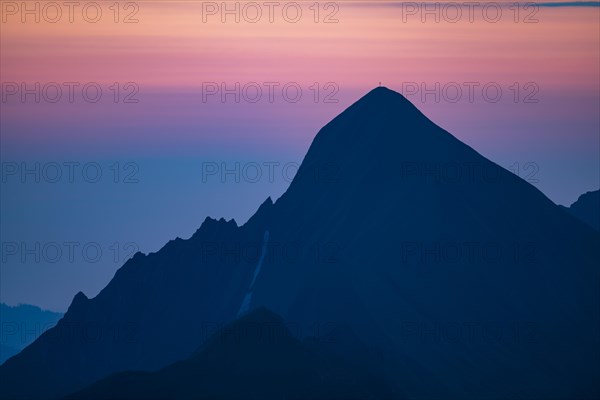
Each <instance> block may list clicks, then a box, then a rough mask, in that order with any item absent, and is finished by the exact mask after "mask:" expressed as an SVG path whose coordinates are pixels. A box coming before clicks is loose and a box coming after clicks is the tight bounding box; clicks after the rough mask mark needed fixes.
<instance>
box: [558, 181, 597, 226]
mask: <svg viewBox="0 0 600 400" xmlns="http://www.w3.org/2000/svg"><path fill="white" fill-rule="evenodd" d="M561 207H563V206H561ZM563 208H564V209H565V210H567V211H568V212H570V213H571V214H572V215H574V216H575V217H577V218H579V219H580V220H582V221H583V222H585V223H586V224H588V225H590V226H592V227H593V228H594V229H596V230H597V231H600V190H596V191H594V192H587V193H584V194H582V195H581V196H579V198H578V199H577V201H576V202H575V203H573V204H571V206H570V207H563Z"/></svg>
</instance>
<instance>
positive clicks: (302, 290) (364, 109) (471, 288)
mask: <svg viewBox="0 0 600 400" xmlns="http://www.w3.org/2000/svg"><path fill="white" fill-rule="evenodd" d="M599 244H600V235H599V234H598V232H595V231H594V230H593V229H592V228H590V227H588V226H586V225H585V224H582V223H580V222H579V221H577V220H576V219H575V218H574V217H572V216H570V215H568V214H567V213H565V212H564V211H562V210H560V208H559V207H557V206H556V205H555V204H553V203H552V202H551V201H550V200H548V199H547V198H546V197H545V196H544V195H543V194H542V193H541V192H539V191H538V190H537V189H536V188H534V187H533V186H531V185H530V184H528V183H527V182H525V181H523V180H522V179H520V178H519V177H517V176H515V175H514V174H512V173H510V172H508V171H506V170H504V169H503V168H501V167H499V166H498V165H496V164H494V163H492V162H491V161H489V160H487V159H485V158H484V157H482V156H481V155H480V154H478V153H477V152H476V151H474V150H473V149H471V148H470V147H468V146H466V145H465V144H463V143H461V142H460V141H459V140H457V139H456V138H455V137H453V136H452V135H450V134H449V133H448V132H446V131H444V130H443V129H441V128H439V127H438V126H436V125H435V124H434V123H433V122H431V121H430V120H428V119H427V118H426V117H425V116H424V115H423V114H421V113H420V112H419V111H418V110H417V109H416V108H415V107H414V106H413V105H412V104H410V102H408V101H407V100H406V99H405V98H404V97H402V96H401V95H400V94H398V93H396V92H393V91H391V90H388V89H386V88H377V89H374V90H373V91H371V92H370V93H368V94H367V95H366V96H364V97H363V98H361V99H360V100H359V101H357V102H356V103H355V104H353V105H352V106H351V107H349V108H348V109H347V110H346V111H344V112H343V113H342V114H340V115H339V116H338V117H336V118H335V119H334V120H332V121H331V122H330V123H329V124H327V125H326V126H325V127H324V128H323V129H322V130H321V131H320V132H319V133H318V135H317V136H316V138H315V140H314V141H313V143H312V145H311V147H310V149H309V151H308V153H307V155H306V157H305V159H304V161H303V163H302V165H301V167H300V169H299V171H298V174H297V176H296V177H295V179H294V180H293V182H292V183H291V185H290V187H289V189H288V190H287V191H286V193H285V194H284V195H283V196H282V197H281V198H280V199H278V200H277V201H276V202H275V203H274V204H273V203H272V202H271V201H270V199H269V200H267V201H266V202H265V203H264V204H263V205H262V206H261V207H260V209H259V210H258V211H257V213H256V215H255V216H254V217H252V218H251V219H250V220H249V221H248V223H246V224H245V225H244V226H242V227H237V226H236V225H235V224H234V223H232V222H229V223H227V222H225V221H219V222H217V221H213V220H207V221H205V223H204V224H203V225H202V227H201V228H200V229H199V231H198V232H197V233H196V234H195V235H194V236H193V237H192V238H191V239H189V240H187V241H182V240H176V241H174V242H171V243H169V244H168V245H167V246H165V248H163V249H162V250H161V251H160V252H158V253H156V254H151V255H148V256H142V255H137V256H136V257H134V258H133V259H132V260H130V261H129V262H128V263H126V264H125V265H124V266H123V267H122V268H121V270H119V272H118V273H117V274H116V275H115V277H114V279H113V280H112V281H111V283H110V284H109V285H108V286H107V287H106V288H105V289H104V290H103V291H102V292H101V293H100V294H99V295H98V296H97V297H96V298H94V299H91V300H90V299H87V298H85V296H83V295H78V296H76V298H75V299H74V301H73V304H72V305H71V308H70V309H69V311H68V312H67V314H66V315H65V318H64V319H63V321H61V324H59V326H58V327H57V328H55V329H54V330H53V331H55V332H54V333H55V334H56V332H59V333H60V332H64V331H66V329H67V327H70V326H72V325H75V326H76V327H82V328H78V329H79V330H77V331H76V332H77V333H78V335H79V336H77V337H76V339H75V340H73V339H70V340H62V341H58V342H56V341H54V342H53V341H52V339H51V337H50V333H51V331H49V332H48V333H47V335H44V336H42V337H41V338H40V339H39V340H37V341H36V342H35V343H34V344H33V345H31V346H29V347H28V348H27V349H26V350H25V351H23V352H22V354H20V355H19V356H17V357H14V358H13V359H11V360H9V362H7V363H6V364H5V365H3V366H2V367H0V375H2V377H3V378H2V382H1V383H0V394H2V395H3V398H4V396H6V398H35V397H39V398H51V397H53V396H59V395H64V394H67V393H68V392H72V391H75V390H77V389H79V388H82V387H84V386H85V385H87V384H89V383H91V382H93V381H95V380H97V379H100V378H102V377H104V376H107V375H108V374H109V373H112V372H117V371H124V370H140V369H145V370H156V369H159V368H162V367H164V366H166V365H168V364H169V363H172V362H174V361H177V360H181V359H184V358H186V357H187V356H189V354H190V353H191V352H192V351H193V349H194V348H196V347H197V346H198V345H199V344H200V342H201V341H202V339H203V338H205V337H206V334H205V333H206V332H205V329H203V328H206V326H207V325H208V326H209V327H214V324H215V322H225V321H231V320H233V319H234V318H235V317H236V316H237V315H238V314H239V313H240V311H242V312H243V311H244V310H252V309H254V308H257V307H260V306H265V307H267V308H268V309H270V310H273V311H274V312H276V313H277V314H279V315H281V316H282V317H283V318H284V319H285V320H286V321H289V322H291V323H293V324H294V326H295V327H296V329H297V331H298V332H300V336H314V335H315V332H317V333H321V332H322V331H323V330H326V331H331V332H340V331H351V332H353V335H355V336H356V338H357V340H356V341H353V340H346V339H340V340H339V341H337V340H336V341H335V343H334V345H335V347H336V348H337V349H336V351H337V352H338V353H340V354H342V355H344V356H346V357H352V355H353V354H356V353H357V344H356V343H366V344H367V345H368V346H372V347H377V348H378V349H379V350H380V351H381V354H383V356H382V359H381V363H380V364H381V367H382V368H383V369H384V370H385V371H386V378H387V379H388V380H389V381H393V382H395V383H396V384H397V385H398V386H399V388H400V390H401V391H402V393H403V394H404V396H405V397H407V398H462V399H481V398H486V399H496V398H497V399H500V398H510V397H512V398H524V397H525V398H544V399H552V398H555V399H559V398H595V397H598V395H600V384H598V383H597V382H596V376H597V375H598V374H600V365H599V363H598V362H597V360H598V359H599V358H600V344H599V338H600V333H599V324H598V321H599V320H600V319H599V317H600V313H599V310H598V297H599V295H600V290H599V287H600V274H599V268H598V265H600V246H599ZM128 323H132V326H133V328H132V335H131V337H130V338H129V339H132V340H129V341H125V340H123V339H122V338H121V337H120V340H115V339H114V338H111V337H110V335H104V336H102V337H101V338H100V339H97V340H96V341H95V342H94V343H91V342H90V340H89V339H87V340H86V337H85V333H86V332H85V330H84V328H85V327H86V325H90V324H94V326H101V327H103V328H105V329H110V327H113V326H123V325H126V324H128ZM203 333H204V334H203ZM58 336H59V337H63V336H66V334H64V333H63V334H59V335H58ZM342 337H345V336H343V335H342ZM165 338H169V339H165ZM173 338H176V339H177V340H175V341H176V342H177V344H178V345H177V346H175V347H174V348H173V349H163V348H162V346H161V344H163V343H165V342H169V343H171V342H173V341H174V340H173ZM4 377H6V379H4ZM32 383H33V384H32Z"/></svg>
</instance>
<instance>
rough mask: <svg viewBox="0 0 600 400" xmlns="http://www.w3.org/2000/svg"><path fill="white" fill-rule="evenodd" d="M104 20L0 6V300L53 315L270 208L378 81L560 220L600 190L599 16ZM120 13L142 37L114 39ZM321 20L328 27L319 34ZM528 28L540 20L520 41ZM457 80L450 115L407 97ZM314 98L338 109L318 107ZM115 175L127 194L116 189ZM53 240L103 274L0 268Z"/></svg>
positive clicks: (148, 14) (359, 7) (107, 14)
mask: <svg viewBox="0 0 600 400" xmlns="http://www.w3.org/2000/svg"><path fill="white" fill-rule="evenodd" d="M41 3H42V4H43V3H45V2H41ZM100 3H101V4H102V10H103V15H102V18H101V20H100V21H99V22H98V23H89V22H86V21H85V20H84V19H83V18H82V17H81V13H77V11H76V12H75V14H74V18H75V21H74V22H73V23H70V22H69V21H68V20H67V16H65V15H63V18H62V19H61V21H59V22H58V23H48V22H46V21H44V20H43V18H42V19H41V21H40V22H39V23H35V22H34V21H33V17H32V16H28V18H30V20H28V21H26V22H25V23H22V22H21V21H20V17H21V15H20V14H16V15H12V11H11V12H8V13H7V9H5V8H4V7H6V6H5V4H6V2H5V1H3V2H2V3H1V4H2V7H3V9H2V10H3V14H2V18H3V19H2V23H1V25H0V47H1V49H2V50H1V51H2V57H1V59H0V71H1V81H2V84H3V86H2V93H1V94H2V96H3V98H2V103H1V111H0V116H1V118H0V129H1V136H0V138H1V149H0V155H1V157H2V165H3V181H2V192H1V194H0V200H1V212H2V224H1V234H2V243H3V246H4V247H3V259H2V269H1V271H0V277H1V281H0V301H2V302H6V303H8V304H16V303H19V302H23V303H31V304H35V305H39V306H41V307H43V308H50V309H54V310H61V311H64V310H66V308H67V306H68V304H69V303H70V300H71V299H72V297H73V296H74V294H75V293H76V292H77V291H79V290H83V291H84V293H86V294H87V295H88V296H94V295H95V294H97V292H98V291H99V290H100V289H101V288H102V287H104V286H105V285H106V283H107V282H108V281H109V280H110V278H111V277H112V276H113V274H114V272H115V270H116V269H117V268H118V267H119V266H120V265H122V262H123V260H124V259H126V258H127V256H128V255H129V253H130V250H131V249H132V248H133V247H132V243H133V244H135V246H134V247H135V248H139V249H140V250H141V251H143V252H152V251H157V250H158V249H159V248H160V247H161V246H162V245H163V244H164V243H165V242H166V241H168V240H170V239H173V238H175V237H177V236H179V237H184V238H187V237H189V236H190V235H191V234H192V233H193V232H194V231H195V230H196V229H197V228H198V227H199V225H200V224H201V222H202V221H203V220H204V218H205V217H206V216H207V215H209V216H212V217H225V218H227V219H229V218H235V219H236V221H238V223H243V222H244V221H245V220H246V219H247V218H248V217H249V216H250V215H251V214H252V212H253V211H254V210H255V209H256V208H257V207H258V205H259V204H260V203H261V202H262V201H263V200H264V199H265V198H266V197H267V196H269V195H270V196H273V197H274V198H276V197H278V196H279V195H280V194H281V193H282V192H283V191H284V190H285V188H286V187H287V185H288V184H289V178H290V176H289V171H290V170H288V171H287V175H286V173H285V172H284V171H283V167H284V166H286V165H287V166H290V165H291V166H292V169H291V171H293V166H294V165H297V164H298V163H299V162H300V161H301V160H302V157H303V156H304V154H305V152H306V150H307V148H308V146H309V145H310V142H311V140H312V139H313V137H314V135H315V134H316V133H317V131H318V130H319V129H320V128H321V127H322V126H323V125H324V124H326V123H327V122H328V121H329V120H331V119H332V118H333V117H335V116H336V115H337V114H338V113H340V112H341V111H343V109H345V108H346V107H347V106H349V105H350V104H351V103H352V102H354V101H355V100H357V99H358V98H359V97H360V96H362V95H363V94H365V93H366V92H367V91H369V90H370V89H372V88H373V87H375V86H377V85H378V83H379V82H382V84H383V85H385V86H388V87H389V88H391V89H394V90H397V91H401V92H404V94H405V95H406V96H407V98H408V99H409V100H411V101H412V102H413V103H414V104H415V105H416V106H417V107H419V108H420V109H421V110H422V111H423V112H424V113H425V114H426V115H427V116H429V117H430V118H431V119H432V120H433V121H434V122H436V123H437V124H438V125H440V126H442V127H443V128H445V129H446V130H448V131H450V132H451V133H452V134H454V135H455V136H457V137H458V138H459V139H461V140H462V141H464V142H466V143H467V144H469V145H471V146H472V147H474V148H475V149H476V150H478V151H479V152H480V153H482V154H483V155H485V156H487V157H488V158H490V159H492V160H493V161H495V162H496V163H498V164H500V165H502V166H504V167H506V168H510V169H513V170H515V171H516V170H517V169H518V173H519V174H520V175H521V176H522V177H524V178H525V179H528V180H530V182H531V183H532V184H534V185H536V186H537V187H538V188H539V189H540V190H542V191H543V192H544V193H545V194H546V195H547V196H548V197H550V198H551V199H552V200H553V201H555V202H557V203H560V204H570V203H572V202H573V201H575V200H576V199H577V197H578V196H579V195H580V194H581V193H584V192H586V191H588V190H595V189H598V187H599V186H600V159H599V153H600V140H599V132H600V116H599V109H600V94H599V92H600V76H599V71H600V51H599V48H600V27H599V18H600V7H598V6H597V4H596V5H595V6H591V7H582V6H577V7H573V6H569V7H564V6H561V7H547V6H542V7H539V9H535V10H534V9H525V8H521V9H519V14H518V15H517V16H515V10H514V8H513V9H511V8H509V7H508V6H506V7H503V8H502V9H501V10H502V17H501V18H500V20H499V21H498V22H496V23H492V22H490V21H488V20H486V19H485V18H484V17H483V14H482V10H481V9H479V10H475V11H474V20H473V22H469V21H468V17H467V16H466V15H463V18H461V19H460V20H459V21H458V22H456V23H451V22H449V21H447V20H444V19H443V18H442V19H441V20H440V22H439V23H436V22H435V21H434V17H432V16H427V20H426V21H425V22H423V21H422V20H421V18H422V14H421V11H422V10H418V11H417V13H416V14H411V13H409V11H410V10H409V9H407V8H406V5H405V6H404V8H403V6H402V5H401V4H399V3H393V2H380V3H360V2H336V3H335V4H337V7H338V8H337V9H336V8H334V7H333V6H332V7H329V8H325V5H326V2H320V3H318V4H319V6H320V12H319V16H318V22H315V20H314V18H315V13H314V9H310V8H309V7H311V5H312V4H313V3H314V2H312V1H311V2H301V3H300V4H301V5H302V10H303V14H302V17H301V18H300V20H299V22H297V23H290V22H288V21H286V20H285V19H284V18H283V17H282V14H281V12H279V13H278V12H277V10H276V12H275V15H274V19H275V20H274V22H272V23H271V22H269V20H268V16H267V15H265V14H264V13H265V12H266V11H267V9H266V8H263V9H262V11H263V16H262V18H261V19H260V20H259V22H257V23H250V22H248V21H245V20H243V19H242V20H241V21H240V23H236V22H235V21H234V20H233V17H232V16H228V20H227V21H226V22H225V23H223V22H222V21H221V20H220V14H217V15H208V16H206V20H205V21H203V13H202V2H198V1H179V2H160V1H142V2H133V3H135V4H137V7H138V9H137V10H136V9H135V8H131V7H130V8H127V9H125V7H126V2H121V3H120V6H121V9H120V13H119V21H120V22H119V23H115V22H114V20H113V18H114V12H113V10H111V9H109V8H108V7H109V6H110V5H111V4H113V2H100ZM220 3H221V2H218V3H217V4H220ZM259 3H260V4H262V3H261V2H259ZM17 4H20V2H17ZM228 4H230V5H231V7H233V6H234V5H233V4H234V3H228ZM285 4H286V2H281V5H282V7H283V5H285ZM9 11H10V10H9ZM132 11H136V13H135V15H134V18H137V19H138V22H137V23H129V24H125V23H122V19H123V18H124V17H125V16H126V15H128V14H129V13H130V12H132ZM333 11H335V15H334V16H333V18H335V19H337V20H338V21H337V22H333V23H324V21H323V20H324V18H325V17H326V16H327V15H329V14H330V13H331V12H333ZM533 11H535V14H534V15H533V16H531V13H532V12H533ZM448 12H449V11H448ZM463 12H466V10H463ZM490 12H491V11H490ZM49 15H50V14H49ZM53 15H54V14H51V15H50V17H52V16H53ZM289 15H293V12H290V14H289ZM451 15H453V14H451ZM489 15H493V13H492V14H488V16H489ZM515 18H516V19H517V22H515ZM531 18H535V19H537V22H535V23H525V19H528V20H529V19H531ZM10 82H15V83H17V84H21V83H26V84H27V85H28V87H33V85H34V84H35V82H40V84H41V85H44V84H47V83H48V82H57V83H59V84H62V83H63V82H79V83H81V84H82V85H83V84H84V83H87V82H96V83H98V85H100V87H102V89H103V95H102V98H101V100H100V101H99V102H98V103H88V102H86V101H84V99H83V98H82V97H81V92H80V91H77V90H76V91H75V98H74V101H73V102H72V103H71V102H69V101H68V100H67V94H66V92H63V98H62V99H61V101H59V102H57V103H49V102H47V101H44V100H43V99H42V101H40V103H36V102H35V101H33V96H29V97H26V99H25V101H24V102H23V101H22V100H21V98H20V93H18V94H16V95H8V94H7V89H6V88H7V87H8V86H6V85H7V83H10ZM115 82H117V83H118V86H119V88H120V99H119V100H122V99H123V96H124V95H126V94H127V93H129V92H131V90H130V89H131V87H125V84H126V83H127V82H133V83H135V85H136V87H137V88H138V89H139V92H138V93H137V94H135V96H134V98H136V99H138V100H139V101H138V102H137V103H123V102H122V101H119V102H118V103H115V102H114V101H113V94H114V92H113V91H111V89H110V86H111V85H113V84H114V83H115ZM206 82H216V83H218V84H221V83H225V84H227V86H228V87H233V86H234V85H235V83H236V82H239V83H240V84H241V85H244V84H247V83H250V82H256V83H258V84H259V85H260V86H262V87H263V88H264V85H263V83H264V82H278V83H279V84H280V88H281V86H282V85H284V84H286V83H289V82H295V83H297V84H298V85H299V86H300V87H301V88H302V93H303V95H302V98H301V99H300V100H299V101H298V102H297V103H290V102H287V101H285V99H284V97H283V95H282V93H281V89H276V91H275V97H274V100H273V102H269V101H268V98H267V94H266V92H263V96H262V98H261V100H260V101H258V102H256V103H249V102H247V101H243V100H242V101H240V103H235V102H234V101H233V97H232V96H229V97H227V98H226V101H225V102H222V101H221V100H220V98H219V96H218V95H215V96H209V97H207V98H206V101H204V100H203V87H204V88H205V86H203V83H206ZM453 82H454V83H455V84H457V85H458V86H461V87H463V88H464V87H465V86H464V83H465V82H476V83H478V84H479V86H478V89H475V92H474V99H473V101H470V100H469V98H468V95H467V92H466V91H465V92H463V95H462V97H460V98H459V100H458V101H457V102H455V103H453V102H451V101H450V100H451V99H450V97H452V96H453V93H454V92H448V93H447V96H443V95H442V97H441V99H440V101H439V102H435V101H434V98H433V96H428V97H425V99H423V98H422V97H421V92H418V93H416V94H410V93H408V92H409V91H410V89H411V88H414V87H413V86H412V84H411V83H416V84H417V86H418V87H422V85H426V87H427V88H433V87H435V85H436V83H439V85H440V87H443V86H444V85H446V87H451V85H452V84H451V83H453ZM315 83H317V84H318V87H319V96H318V97H317V102H315V98H314V95H315V90H314V89H315V87H316V86H314V84H315ZM492 83H493V85H494V86H498V87H500V88H501V89H502V96H501V98H500V100H499V101H498V102H496V103H492V102H491V101H489V100H486V98H485V97H484V95H483V93H482V90H481V87H483V86H484V85H488V86H489V85H490V84H492ZM515 83H517V85H516V86H515ZM448 84H451V85H450V86H448ZM517 87H518V88H519V92H518V95H516V92H515V90H516V88H517ZM252 93H253V92H252ZM327 95H330V96H331V97H330V99H333V100H337V102H325V101H324V100H325V98H326V96H327ZM4 96H6V98H5V97H4ZM515 96H516V101H515ZM527 96H529V97H527ZM525 99H530V100H531V99H532V100H536V102H525ZM65 162H79V163H80V164H81V165H85V164H89V163H96V164H94V165H99V166H100V167H101V170H102V173H103V176H102V179H101V180H100V181H99V182H98V183H89V182H87V181H85V180H84V179H82V178H81V169H76V175H75V178H74V181H73V182H69V181H68V179H67V178H66V177H63V179H60V180H59V181H58V182H56V183H52V182H48V181H47V180H46V181H45V180H44V179H41V182H39V183H38V182H35V181H34V180H33V179H32V178H31V177H26V179H25V182H24V183H23V182H22V180H21V177H20V175H7V168H12V166H14V165H18V166H19V167H20V166H21V165H22V164H21V163H25V165H27V166H29V167H31V166H33V165H35V163H40V165H41V166H48V165H49V164H51V163H58V164H60V165H63V163H65ZM223 162H225V163H227V165H229V166H233V165H234V164H235V163H236V162H237V163H240V164H241V165H248V163H258V164H260V165H263V164H264V163H268V162H279V163H280V165H279V166H278V167H276V168H275V171H274V172H275V174H274V176H273V180H272V181H270V180H269V179H268V178H267V176H266V175H263V178H261V179H259V181H258V182H255V183H253V182H248V181H244V179H242V181H241V182H239V183H237V182H234V180H233V179H232V178H228V179H225V182H221V180H220V179H218V178H216V177H210V178H209V179H203V175H202V168H203V165H204V167H206V165H207V164H206V163H217V164H218V165H220V164H221V163H223ZM203 163H204V164H203ZM115 168H116V170H119V172H120V174H119V176H118V177H117V179H116V180H117V181H118V183H115V179H114V178H115V175H114V173H115ZM65 171H66V170H64V169H63V173H65ZM262 172H263V173H266V169H263V171H262ZM127 174H132V175H131V176H130V178H133V179H130V180H131V181H133V182H129V183H128V182H124V180H126V177H127ZM136 180H137V181H136ZM65 242H79V243H80V244H81V246H83V245H84V244H89V243H94V244H98V245H99V246H100V248H101V249H102V250H103V255H102V258H101V259H100V260H99V261H98V262H96V263H92V262H89V261H87V260H83V256H82V255H81V252H80V251H79V252H78V251H77V250H76V251H75V259H74V261H73V262H71V261H70V260H68V259H67V256H66V255H64V254H63V256H62V257H60V258H59V260H58V261H57V262H55V263H51V262H47V260H44V257H43V256H42V257H41V258H42V259H41V261H40V262H36V261H35V260H34V257H33V256H26V257H25V261H23V260H21V257H20V255H11V254H8V252H7V246H10V245H11V244H18V246H25V247H26V248H34V247H35V245H36V243H40V245H41V246H43V245H44V244H49V243H50V244H52V243H59V244H63V243H65ZM7 243H8V244H7ZM115 245H116V248H118V249H119V251H118V252H115V251H116V250H115ZM63 250H64V247H63Z"/></svg>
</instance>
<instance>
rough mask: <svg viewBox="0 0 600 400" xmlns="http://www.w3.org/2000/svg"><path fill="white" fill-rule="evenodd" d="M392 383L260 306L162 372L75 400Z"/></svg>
mask: <svg viewBox="0 0 600 400" xmlns="http://www.w3.org/2000/svg"><path fill="white" fill-rule="evenodd" d="M392 393H393V392H392V391H391V390H390V388H389V385H388V384H387V383H386V382H384V381H383V380H382V379H381V378H378V377H376V376H375V375H373V374H371V373H370V372H369V371H367V370H366V369H365V368H364V367H362V366H360V365H353V364H352V363H347V362H346V361H345V360H343V359H341V358H339V357H337V356H335V355H334V354H333V353H331V352H330V351H328V350H327V349H325V348H324V346H323V345H322V344H320V343H318V342H316V341H304V342H300V341H298V340H297V339H296V338H294V337H293V335H292V333H291V332H290V331H289V329H288V328H287V327H286V326H285V324H284V322H283V320H282V319H281V318H280V317H279V316H277V315H275V314H273V313H271V312H269V311H267V310H266V309H263V308H259V309H257V310H255V311H253V312H251V313H249V314H247V315H245V316H243V317H242V318H240V319H239V320H236V321H235V322H234V323H232V324H230V325H228V326H226V327H224V328H223V329H221V330H220V331H218V332H217V333H216V334H215V335H214V336H212V337H211V338H210V339H209V340H208V342H207V343H206V344H205V345H203V346H202V348H201V349H199V351H198V352H197V353H196V354H194V356H192V357H191V358H189V359H188V360H185V361H180V362H177V363H175V364H173V365H171V366H169V367H167V368H165V369H162V370H160V371H158V372H153V373H152V372H124V373H120V374H116V375H112V376H110V377H108V378H106V379H104V380H102V381H100V382H98V383H96V384H94V385H92V386H90V387H89V388H86V389H84V390H82V391H80V392H78V393H76V394H73V395H71V396H68V397H67V399H71V400H75V399H85V400H94V399H98V400H104V399H108V398H110V399H121V398H122V399H144V400H150V399H167V398H175V399H216V398H218V399H232V400H234V399H242V398H243V399H281V398H286V399H348V400H349V399H357V400H358V399H361V400H362V399H366V398H376V399H389V398H393V397H392V396H393V394H392Z"/></svg>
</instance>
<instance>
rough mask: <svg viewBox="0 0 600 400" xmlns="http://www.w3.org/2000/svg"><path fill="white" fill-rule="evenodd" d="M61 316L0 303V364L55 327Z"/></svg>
mask: <svg viewBox="0 0 600 400" xmlns="http://www.w3.org/2000/svg"><path fill="white" fill-rule="evenodd" d="M62 316H63V314H62V313H57V312H53V311H47V310H42V309H41V308H39V307H36V306H31V305H27V304H19V305H18V306H14V307H11V306H8V305H6V304H4V303H0V364H2V363H3V362H4V361H6V360H8V359H9V358H10V357H12V356H14V355H15V354H17V353H18V352H19V351H21V350H22V349H24V348H25V347H26V346H28V345H29V344H30V343H32V342H33V341H34V340H35V339H37V337H38V336H40V335H41V334H42V333H43V332H45V331H46V330H48V329H50V328H52V327H53V326H55V325H56V323H57V322H58V320H59V319H61V318H62Z"/></svg>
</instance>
